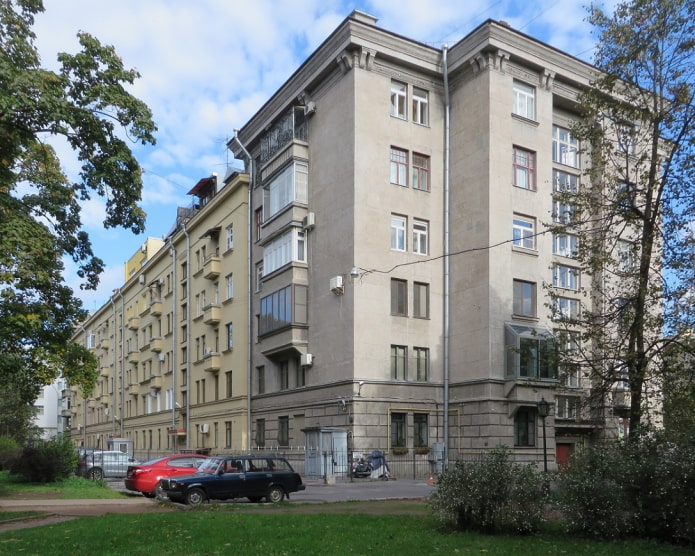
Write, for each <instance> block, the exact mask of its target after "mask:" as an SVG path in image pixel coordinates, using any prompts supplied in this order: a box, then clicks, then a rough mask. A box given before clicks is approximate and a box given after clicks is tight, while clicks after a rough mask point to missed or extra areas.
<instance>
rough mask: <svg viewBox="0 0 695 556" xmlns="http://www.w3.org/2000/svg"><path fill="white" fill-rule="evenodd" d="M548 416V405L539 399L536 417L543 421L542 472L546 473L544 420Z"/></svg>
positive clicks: (543, 399) (542, 399)
mask: <svg viewBox="0 0 695 556" xmlns="http://www.w3.org/2000/svg"><path fill="white" fill-rule="evenodd" d="M549 414H550V403H548V402H547V401H545V398H543V397H541V401H539V402H538V415H539V416H540V418H541V419H542V420H543V471H545V472H546V473H547V472H548V452H547V450H546V437H545V418H546V417H547V416H548V415H549Z"/></svg>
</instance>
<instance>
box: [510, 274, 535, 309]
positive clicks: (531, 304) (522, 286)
mask: <svg viewBox="0 0 695 556" xmlns="http://www.w3.org/2000/svg"><path fill="white" fill-rule="evenodd" d="M513 311H514V315H516V316H519V317H535V316H536V284H535V283H533V282H525V281H523V280H514V307H513Z"/></svg>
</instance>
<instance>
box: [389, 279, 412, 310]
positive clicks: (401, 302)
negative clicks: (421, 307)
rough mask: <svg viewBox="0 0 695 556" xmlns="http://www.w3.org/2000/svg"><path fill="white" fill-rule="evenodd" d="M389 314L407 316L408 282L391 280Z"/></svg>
mask: <svg viewBox="0 0 695 556" xmlns="http://www.w3.org/2000/svg"><path fill="white" fill-rule="evenodd" d="M391 314H392V315H398V316H401V317H406V316H408V282H406V281H405V280H398V279H396V278H392V279H391Z"/></svg>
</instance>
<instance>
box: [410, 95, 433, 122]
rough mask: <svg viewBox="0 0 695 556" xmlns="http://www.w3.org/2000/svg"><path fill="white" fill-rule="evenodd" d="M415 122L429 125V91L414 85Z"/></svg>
mask: <svg viewBox="0 0 695 556" xmlns="http://www.w3.org/2000/svg"><path fill="white" fill-rule="evenodd" d="M411 104H412V107H413V113H412V118H413V122H414V123H416V124H420V125H429V123H430V118H429V112H430V107H429V92H428V91H426V90H425V89H420V88H418V87H413V93H412V103H411Z"/></svg>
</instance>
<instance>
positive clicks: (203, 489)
mask: <svg viewBox="0 0 695 556" xmlns="http://www.w3.org/2000/svg"><path fill="white" fill-rule="evenodd" d="M160 485H161V487H162V490H163V492H164V494H166V495H167V497H168V498H169V499H170V500H172V501H174V502H184V503H186V504H190V505H197V504H202V503H203V502H205V501H206V500H228V499H230V498H244V497H245V498H248V499H249V500H250V501H251V502H260V501H261V500H262V499H263V498H265V499H266V500H267V501H268V502H273V503H276V502H280V501H281V500H283V498H285V497H287V498H289V495H290V493H292V492H298V491H300V490H304V489H305V488H306V486H305V485H304V484H303V483H302V477H301V476H300V475H299V473H297V472H295V470H294V469H292V466H291V465H290V464H289V462H288V461H287V460H286V459H284V458H280V457H273V456H217V457H211V458H208V459H207V460H205V462H204V463H203V464H202V465H201V466H200V467H199V468H198V470H197V471H196V472H195V473H194V474H192V475H180V476H178V477H169V478H165V479H162V480H161V481H160Z"/></svg>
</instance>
